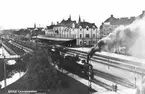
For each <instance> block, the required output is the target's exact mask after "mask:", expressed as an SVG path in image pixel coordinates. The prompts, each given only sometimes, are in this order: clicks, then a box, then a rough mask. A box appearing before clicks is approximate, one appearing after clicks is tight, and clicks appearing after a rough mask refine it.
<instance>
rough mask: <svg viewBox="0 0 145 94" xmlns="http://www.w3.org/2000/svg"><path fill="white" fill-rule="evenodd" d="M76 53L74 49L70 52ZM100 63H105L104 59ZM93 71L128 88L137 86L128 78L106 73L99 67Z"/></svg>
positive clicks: (95, 60) (94, 59)
mask: <svg viewBox="0 0 145 94" xmlns="http://www.w3.org/2000/svg"><path fill="white" fill-rule="evenodd" d="M76 53H77V54H79V55H80V57H81V58H84V59H86V55H85V54H81V53H78V52H76ZM76 53H75V52H74V51H73V52H68V54H76ZM91 61H94V62H98V60H97V59H96V58H93V59H91ZM99 63H103V61H100V62H99ZM105 65H109V66H111V65H110V64H107V63H105ZM113 67H116V66H113ZM93 71H94V74H95V75H96V76H99V77H101V78H104V79H106V80H109V81H111V82H114V83H117V84H120V85H122V86H125V87H128V88H135V84H133V83H132V82H130V81H129V80H128V79H126V78H122V77H118V76H115V75H112V74H109V73H105V72H102V71H99V70H97V69H93ZM107 87H108V86H107Z"/></svg>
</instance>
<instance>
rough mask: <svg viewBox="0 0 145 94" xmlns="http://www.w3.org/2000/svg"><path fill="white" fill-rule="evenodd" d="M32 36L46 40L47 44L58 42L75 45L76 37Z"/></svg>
mask: <svg viewBox="0 0 145 94" xmlns="http://www.w3.org/2000/svg"><path fill="white" fill-rule="evenodd" d="M32 38H33V39H39V40H40V41H43V42H47V43H49V44H60V45H64V46H73V45H76V39H72V38H60V37H47V36H33V37H32Z"/></svg>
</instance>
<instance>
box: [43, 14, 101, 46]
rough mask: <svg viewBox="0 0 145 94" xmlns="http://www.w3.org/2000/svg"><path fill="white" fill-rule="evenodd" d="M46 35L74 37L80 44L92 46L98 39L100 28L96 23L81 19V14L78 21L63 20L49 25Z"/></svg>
mask: <svg viewBox="0 0 145 94" xmlns="http://www.w3.org/2000/svg"><path fill="white" fill-rule="evenodd" d="M45 35H46V36H48V37H60V38H72V39H77V44H76V45H78V46H92V45H93V44H94V43H96V41H97V40H98V39H97V38H98V28H97V26H96V25H95V24H94V23H89V22H85V21H83V22H82V21H81V17H80V16H79V20H78V23H77V22H76V21H72V20H71V16H70V17H69V18H68V19H67V20H64V19H63V20H62V21H61V22H60V23H59V22H57V24H56V25H54V24H52V25H50V26H47V30H46V31H45Z"/></svg>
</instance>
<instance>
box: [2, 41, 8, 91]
mask: <svg viewBox="0 0 145 94" xmlns="http://www.w3.org/2000/svg"><path fill="white" fill-rule="evenodd" d="M2 56H3V57H4V87H5V92H7V89H6V86H7V83H6V58H5V55H4V48H3V39H2Z"/></svg>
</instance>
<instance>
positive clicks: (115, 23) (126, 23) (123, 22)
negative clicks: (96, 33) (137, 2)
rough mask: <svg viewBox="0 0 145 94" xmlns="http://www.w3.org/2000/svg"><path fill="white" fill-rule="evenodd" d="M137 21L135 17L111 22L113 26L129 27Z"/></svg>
mask: <svg viewBox="0 0 145 94" xmlns="http://www.w3.org/2000/svg"><path fill="white" fill-rule="evenodd" d="M134 20H135V17H131V18H127V17H125V18H120V19H117V20H114V21H112V22H110V24H111V25H129V24H131V23H132V22H133V21H134Z"/></svg>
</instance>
